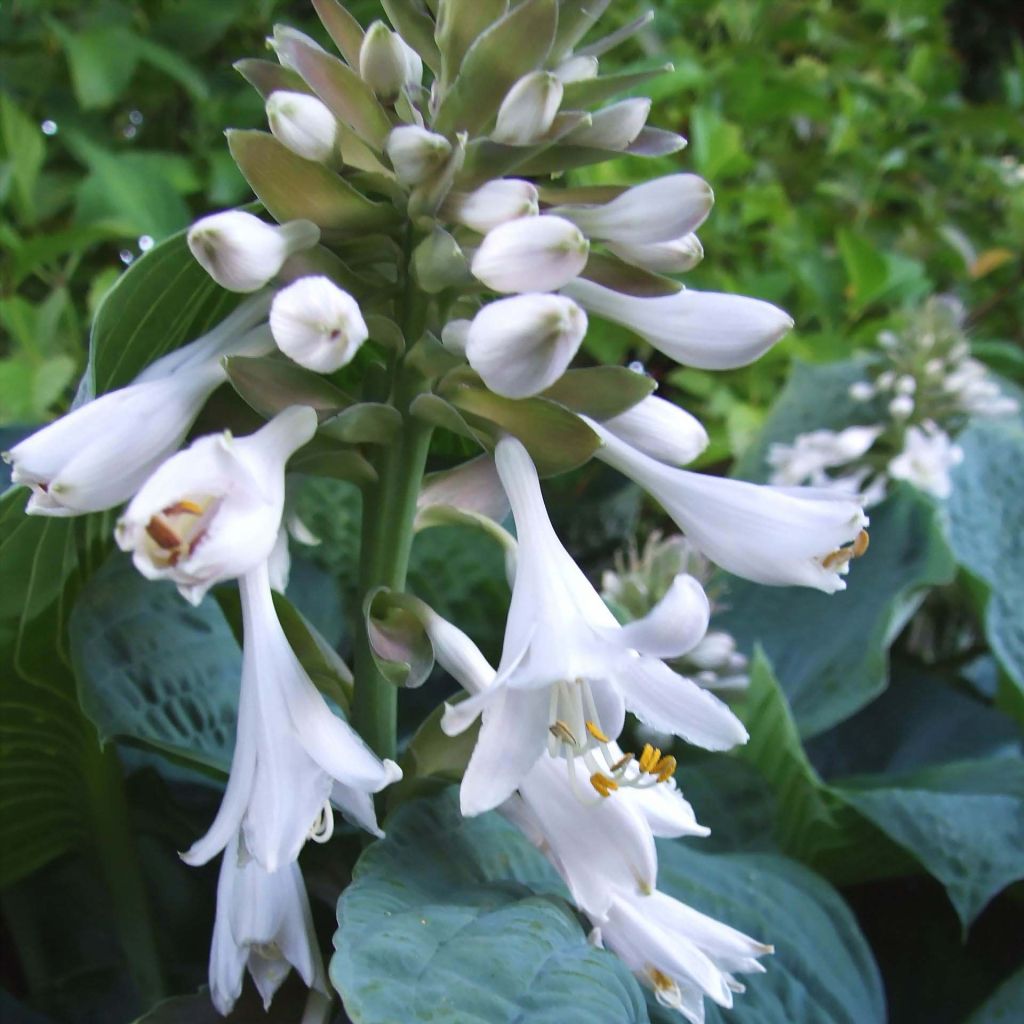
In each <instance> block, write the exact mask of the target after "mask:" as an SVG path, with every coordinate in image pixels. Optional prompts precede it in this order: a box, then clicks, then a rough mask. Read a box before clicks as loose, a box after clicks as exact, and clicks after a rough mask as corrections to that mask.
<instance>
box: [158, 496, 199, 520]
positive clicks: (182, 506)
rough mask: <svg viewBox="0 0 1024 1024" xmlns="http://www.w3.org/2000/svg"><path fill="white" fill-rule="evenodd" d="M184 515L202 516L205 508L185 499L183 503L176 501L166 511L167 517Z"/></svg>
mask: <svg viewBox="0 0 1024 1024" xmlns="http://www.w3.org/2000/svg"><path fill="white" fill-rule="evenodd" d="M182 514H187V515H190V516H201V515H202V514H203V506H202V505H198V504H196V502H194V501H189V500H188V499H187V498H183V499H182V500H181V501H176V502H175V503H174V504H173V505H168V506H167V508H165V509H164V515H165V516H175V515H182Z"/></svg>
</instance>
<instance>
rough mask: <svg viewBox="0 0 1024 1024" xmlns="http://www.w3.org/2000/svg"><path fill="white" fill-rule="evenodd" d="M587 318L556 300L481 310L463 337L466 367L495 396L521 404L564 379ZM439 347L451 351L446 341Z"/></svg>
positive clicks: (516, 301) (515, 300)
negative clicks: (523, 400)
mask: <svg viewBox="0 0 1024 1024" xmlns="http://www.w3.org/2000/svg"><path fill="white" fill-rule="evenodd" d="M586 333H587V315H586V313H584V312H583V310H582V309H580V307H579V306H577V305H576V303H575V302H573V301H572V300H571V299H567V298H565V297H564V296H561V295H515V296H513V297H512V298H508V299H499V300H498V301H497V302H491V303H489V304H488V305H486V306H484V308H483V309H481V310H480V312H479V313H477V315H476V316H475V317H474V318H473V321H472V323H471V324H470V325H469V329H468V331H467V332H466V334H465V339H466V340H465V353H466V358H467V359H468V360H469V365H470V366H472V367H473V369H474V370H476V372H477V373H479V374H480V376H481V378H482V379H483V382H484V383H485V384H486V385H487V386H488V387H489V388H490V389H491V390H492V391H494V392H495V393H497V394H499V395H504V396H505V397H506V398H527V397H529V396H530V395H535V394H537V393H538V392H540V391H543V390H544V389H545V388H548V387H550V386H551V385H552V384H554V383H555V381H556V380H558V378H559V377H561V376H562V374H563V373H565V371H566V369H567V368H568V366H569V364H570V363H571V362H572V359H573V356H575V355H576V352H577V351H578V350H579V347H580V344H581V342H582V341H583V336H584V335H585V334H586ZM445 343H446V344H447V345H448V346H449V347H452V343H451V341H449V339H445Z"/></svg>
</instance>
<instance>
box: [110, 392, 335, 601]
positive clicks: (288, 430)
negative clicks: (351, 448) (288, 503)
mask: <svg viewBox="0 0 1024 1024" xmlns="http://www.w3.org/2000/svg"><path fill="white" fill-rule="evenodd" d="M316 426H317V418H316V413H315V412H314V411H313V410H312V409H310V408H308V407H307V406H292V407H291V408H289V409H285V410H284V412H281V413H279V414H278V415H277V416H275V417H274V419H272V420H271V421H270V422H269V423H268V424H266V426H264V427H262V428H261V429H260V430H258V431H256V433H255V434H250V435H249V436H248V437H241V438H233V437H232V436H231V435H230V434H228V433H224V434H216V435H210V436H207V437H201V438H199V439H198V440H196V441H194V442H193V443H192V445H191V446H190V447H189V448H187V449H186V450H185V451H181V452H179V453H178V454H177V455H174V456H173V457H172V458H170V459H168V460H167V461H166V462H165V463H163V465H162V466H160V468H159V469H158V470H157V471H156V472H155V473H154V474H153V475H152V476H151V477H150V478H149V479H148V480H147V481H146V482H145V484H143V486H142V488H141V489H140V490H139V492H138V493H137V494H136V495H135V497H134V498H133V499H132V501H131V503H130V504H129V505H128V508H127V509H126V510H125V513H124V515H123V516H122V517H121V519H120V520H119V521H118V524H117V530H116V534H115V535H116V538H117V543H118V544H119V545H120V547H121V550H122V551H131V552H132V559H133V561H134V562H135V567H136V568H137V569H138V570H139V572H141V573H142V575H143V576H146V577H147V578H149V579H171V580H173V581H174V582H175V583H177V585H178V589H179V590H180V591H181V593H182V595H183V596H184V597H185V598H187V599H188V600H189V601H191V602H192V603H193V604H198V603H199V602H200V601H201V600H202V598H203V595H204V594H205V593H206V591H207V590H208V589H209V588H210V587H212V586H213V585H214V584H215V583H218V582H220V581H222V580H226V579H232V578H234V577H237V576H242V575H243V574H245V573H247V572H249V571H251V570H252V569H254V568H255V567H256V566H258V565H260V564H261V563H262V562H264V561H265V560H266V558H267V557H268V556H269V555H270V552H271V551H272V550H273V547H274V543H275V541H276V540H277V534H278V530H279V528H280V525H281V513H282V510H283V508H284V466H285V463H286V462H287V460H288V458H289V456H291V454H292V453H293V452H294V451H296V450H297V449H298V448H300V447H301V446H302V445H304V444H305V443H306V442H307V441H308V440H309V439H310V438H311V437H312V436H313V434H314V433H315V432H316Z"/></svg>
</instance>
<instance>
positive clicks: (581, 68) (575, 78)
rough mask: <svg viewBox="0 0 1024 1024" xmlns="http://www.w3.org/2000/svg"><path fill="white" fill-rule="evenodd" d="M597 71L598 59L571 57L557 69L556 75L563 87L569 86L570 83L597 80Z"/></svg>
mask: <svg viewBox="0 0 1024 1024" xmlns="http://www.w3.org/2000/svg"><path fill="white" fill-rule="evenodd" d="M597 70H598V65H597V58H596V57H570V58H569V59H568V60H563V61H562V63H561V64H559V65H558V67H557V68H555V70H554V75H555V77H556V78H557V79H558V80H559V81H560V82H561V83H562V84H563V85H568V84H569V83H570V82H585V81H587V79H590V78H597Z"/></svg>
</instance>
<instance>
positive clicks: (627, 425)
mask: <svg viewBox="0 0 1024 1024" xmlns="http://www.w3.org/2000/svg"><path fill="white" fill-rule="evenodd" d="M602 425H603V426H604V428H605V429H606V430H610V431H611V432H612V433H613V434H614V435H615V436H616V437H618V438H621V439H622V440H623V441H625V442H626V444H628V445H631V446H632V447H634V448H638V449H639V450H640V451H642V452H645V453H646V454H647V455H650V456H651V458H652V459H657V460H658V461H659V462H668V463H670V464H671V465H673V466H685V465H686V464H687V463H689V462H693V460H694V459H695V458H697V456H698V455H700V453H701V452H702V451H704V449H705V448H707V446H708V432H707V431H706V430H705V429H704V427H703V425H702V424H701V422H700V420H698V419H697V418H696V416H691V415H690V413H688V412H687V411H686V410H685V409H680V408H679V406H678V405H674V404H673V403H672V402H666V401H665V400H664V399H663V398H658V397H656V396H655V395H648V397H647V398H645V399H643V400H642V401H640V402H638V403H637V404H636V405H634V406H633V408H632V409H627V410H626V411H625V412H623V413H619V415H618V416H613V417H612V418H611V419H607V420H604V421H603V424H602Z"/></svg>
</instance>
